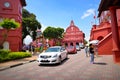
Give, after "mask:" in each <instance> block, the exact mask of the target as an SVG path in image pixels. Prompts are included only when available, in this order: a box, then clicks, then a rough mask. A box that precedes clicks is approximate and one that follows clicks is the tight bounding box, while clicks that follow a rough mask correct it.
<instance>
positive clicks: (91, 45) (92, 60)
mask: <svg viewBox="0 0 120 80" xmlns="http://www.w3.org/2000/svg"><path fill="white" fill-rule="evenodd" d="M89 46H90V48H89V52H90V63H92V64H94V46H93V44H90V45H89Z"/></svg>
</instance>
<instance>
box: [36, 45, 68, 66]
mask: <svg viewBox="0 0 120 80" xmlns="http://www.w3.org/2000/svg"><path fill="white" fill-rule="evenodd" d="M67 57H68V53H67V50H66V49H65V48H64V47H62V46H53V47H49V48H48V49H47V50H46V51H45V52H42V53H41V54H39V57H38V59H37V60H38V62H39V63H40V64H56V63H61V62H62V61H63V60H64V59H66V58H67Z"/></svg>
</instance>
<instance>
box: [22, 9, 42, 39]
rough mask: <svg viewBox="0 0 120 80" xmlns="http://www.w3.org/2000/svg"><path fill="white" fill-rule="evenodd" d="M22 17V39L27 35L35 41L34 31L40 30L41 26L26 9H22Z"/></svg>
mask: <svg viewBox="0 0 120 80" xmlns="http://www.w3.org/2000/svg"><path fill="white" fill-rule="evenodd" d="M22 17H23V18H22V25H23V28H22V38H23V39H24V38H25V37H26V36H27V35H31V36H32V38H33V40H35V38H36V30H37V29H41V24H40V23H39V22H38V21H37V20H36V16H35V15H34V14H33V13H30V12H28V11H27V10H26V9H23V12H22Z"/></svg>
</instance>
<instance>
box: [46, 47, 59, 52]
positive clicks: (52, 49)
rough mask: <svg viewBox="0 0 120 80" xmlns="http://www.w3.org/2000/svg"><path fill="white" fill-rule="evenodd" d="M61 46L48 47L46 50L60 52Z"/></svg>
mask: <svg viewBox="0 0 120 80" xmlns="http://www.w3.org/2000/svg"><path fill="white" fill-rule="evenodd" d="M59 51H60V48H48V49H47V50H46V51H45V52H59Z"/></svg>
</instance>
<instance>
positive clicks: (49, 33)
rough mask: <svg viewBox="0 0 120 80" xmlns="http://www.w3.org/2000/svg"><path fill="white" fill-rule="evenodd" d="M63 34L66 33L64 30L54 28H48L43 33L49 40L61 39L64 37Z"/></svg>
mask: <svg viewBox="0 0 120 80" xmlns="http://www.w3.org/2000/svg"><path fill="white" fill-rule="evenodd" d="M63 32H64V29H63V28H54V27H50V26H48V27H47V28H46V29H45V30H44V31H43V35H44V37H45V38H48V39H61V38H62V37H63Z"/></svg>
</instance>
